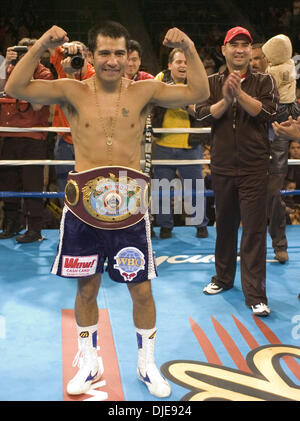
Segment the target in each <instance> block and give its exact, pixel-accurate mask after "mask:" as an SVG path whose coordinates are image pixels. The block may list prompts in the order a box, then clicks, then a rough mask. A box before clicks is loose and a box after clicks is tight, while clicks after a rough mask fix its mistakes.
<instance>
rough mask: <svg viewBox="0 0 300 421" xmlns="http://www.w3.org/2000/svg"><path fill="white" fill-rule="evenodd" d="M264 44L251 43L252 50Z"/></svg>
mask: <svg viewBox="0 0 300 421" xmlns="http://www.w3.org/2000/svg"><path fill="white" fill-rule="evenodd" d="M263 45H264V43H263V42H256V43H255V44H252V45H251V47H252V50H255V49H256V48H262V46H263Z"/></svg>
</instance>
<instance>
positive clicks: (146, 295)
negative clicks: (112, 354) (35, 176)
mask: <svg viewBox="0 0 300 421" xmlns="http://www.w3.org/2000/svg"><path fill="white" fill-rule="evenodd" d="M128 39H129V36H128V32H127V30H126V29H125V28H124V27H123V26H122V25H120V24H118V23H115V22H108V23H107V22H105V23H104V24H103V25H101V26H98V27H97V28H93V29H92V30H90V32H89V50H90V55H91V56H90V58H91V60H92V62H93V64H94V67H95V71H96V75H95V77H92V78H90V79H87V80H84V81H78V80H71V79H57V80H54V81H42V80H32V74H33V71H34V68H35V66H36V63H37V61H38V59H39V58H40V57H41V55H42V53H43V52H44V51H45V50H47V49H48V48H52V49H53V48H56V47H57V46H58V45H61V44H63V43H64V42H67V41H68V37H67V33H66V32H65V31H64V30H63V29H62V28H59V27H57V26H53V27H52V28H51V29H49V30H48V31H46V32H45V33H44V34H43V35H42V36H41V38H40V39H38V40H37V42H36V44H35V45H34V46H33V47H32V48H31V50H30V51H29V52H28V53H27V54H26V55H25V56H24V57H23V58H22V59H21V60H20V61H19V63H18V64H17V66H16V67H15V69H14V72H13V73H12V75H11V77H10V79H9V81H8V83H7V84H6V87H5V91H6V92H7V93H8V94H9V95H11V96H13V97H15V98H19V99H24V100H26V101H29V102H35V103H39V104H59V105H60V106H61V107H62V109H63V111H64V112H65V114H66V115H67V118H68V121H69V123H70V128H71V132H72V137H73V143H74V151H75V162H76V164H75V171H74V172H73V173H72V172H70V174H69V177H70V179H69V189H68V185H67V187H66V201H65V207H64V211H63V215H62V221H61V230H60V243H59V246H58V253H57V257H56V259H55V262H54V264H53V267H52V273H55V274H57V275H59V276H65V277H68V276H71V277H74V276H76V277H78V290H77V296H76V302H75V317H76V323H77V329H78V344H79V350H78V354H77V357H78V358H77V360H78V361H79V370H78V372H77V374H76V376H75V377H74V378H73V379H72V380H71V381H70V382H69V383H68V386H67V391H68V393H69V394H81V393H86V392H87V391H88V390H89V388H90V386H91V384H92V383H93V382H95V381H97V380H99V379H100V377H101V375H102V373H101V372H100V369H99V365H98V360H97V351H96V342H97V323H98V307H97V295H98V290H99V287H100V279H101V275H100V274H101V272H103V264H104V260H105V259H106V258H108V273H109V275H110V277H111V278H112V279H113V280H115V281H118V282H124V283H127V286H128V289H129V292H130V295H131V298H132V302H133V320H134V324H135V326H136V331H137V342H138V367H137V374H138V378H139V379H140V380H141V381H143V382H144V383H145V384H146V385H147V387H148V389H149V391H150V393H152V394H153V395H155V396H158V397H167V396H169V395H170V393H171V389H170V385H169V384H168V382H167V381H166V380H165V379H164V378H163V377H162V375H161V374H160V372H159V370H158V369H157V367H156V365H155V362H154V351H153V350H154V337H155V333H156V328H155V323H156V313H155V303H154V300H153V297H152V292H151V284H150V279H153V278H155V277H156V267H155V262H154V258H153V254H152V246H151V238H150V237H151V235H150V223H149V216H148V214H147V212H145V214H144V215H143V217H142V219H140V220H138V221H137V222H135V221H134V222H130V223H128V224H127V225H126V219H125V221H124V220H122V218H120V220H119V219H118V218H119V216H120V215H116V217H115V218H110V217H109V215H108V216H107V215H106V214H105V210H104V211H103V214H101V212H100V213H99V208H97V209H96V208H95V207H93V200H96V199H95V198H96V196H97V199H99V195H100V197H101V194H102V193H103V190H101V186H100V187H99V186H98V184H97V183H98V182H99V180H103V179H106V180H108V181H107V182H108V183H113V182H116V181H118V173H117V171H118V169H119V170H120V171H122V172H123V173H124V171H125V172H126V171H127V173H128V174H129V180H134V177H136V178H141V179H142V178H143V177H145V176H144V175H143V174H142V173H141V172H140V156H141V153H140V144H141V138H142V134H143V129H144V126H145V121H146V117H147V115H148V113H149V110H150V107H151V106H152V105H160V106H163V107H167V108H172V107H174V108H176V107H182V106H186V105H188V104H195V103H199V102H202V101H205V100H206V99H207V98H208V96H209V87H208V80H207V76H206V72H205V69H204V67H203V64H202V62H201V60H200V58H199V56H198V54H197V52H196V49H195V46H194V43H193V42H192V40H191V39H190V38H189V37H188V36H187V35H186V34H185V33H183V32H182V31H180V30H179V29H177V28H172V29H170V30H169V31H168V32H167V34H166V37H165V40H164V42H163V43H164V45H166V46H168V47H170V48H175V47H181V48H182V49H184V51H185V56H186V59H187V65H188V84H187V85H167V84H164V83H162V82H159V81H156V80H146V81H139V82H132V81H131V80H128V79H125V78H123V77H122V75H123V74H124V68H125V65H126V61H127V41H128ZM132 173H133V175H132ZM144 180H145V178H144ZM146 181H147V180H146ZM145 183H146V182H145ZM141 185H142V183H141ZM98 187H99V188H98ZM91 192H92V193H91ZM103 195H104V194H102V196H103ZM102 199H103V201H104V202H105V198H104V197H102ZM111 199H112V201H111V203H115V202H118V201H121V200H122V197H119V196H118V195H117V194H116V192H114V194H112V197H111ZM111 203H110V199H107V203H106V205H107V206H108V207H109V206H110V204H111ZM102 204H103V203H102ZM111 206H112V208H113V205H111ZM102 207H103V206H102ZM104 208H105V206H104ZM95 209H96V210H95ZM123 216H124V215H123ZM125 216H126V215H125ZM84 221H85V222H84ZM110 224H112V225H111V226H113V224H116V226H117V227H121V228H118V229H115V226H113V228H112V229H109V227H110ZM122 224H123V225H122ZM95 227H96V228H95ZM101 227H102V228H101ZM76 259H78V260H76ZM124 262H125V263H124ZM130 262H131V263H132V262H136V265H137V267H136V268H135V269H136V270H135V271H132V270H131V268H130ZM78 263H79V264H78ZM81 272H82V275H81V276H83V277H81V278H80V274H81ZM79 357H80V358H79Z"/></svg>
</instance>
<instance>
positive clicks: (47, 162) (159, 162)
mask: <svg viewBox="0 0 300 421" xmlns="http://www.w3.org/2000/svg"><path fill="white" fill-rule="evenodd" d="M152 131H153V133H178V134H183V133H198V134H201V133H210V132H211V128H210V127H202V128H168V129H163V128H159V129H155V128H152ZM0 132H8V133H18V132H26V133H27V132H55V133H56V132H64V133H70V132H71V130H70V127H2V126H0ZM141 163H144V161H143V160H142V161H141ZM74 164H75V161H64V160H51V159H44V160H32V161H30V160H6V161H5V160H2V161H1V160H0V166H1V165H74ZM152 164H153V165H197V164H210V159H194V160H180V159H178V160H177V159H176V160H169V159H168V160H160V159H158V160H155V159H153V160H152ZM299 164H300V160H299V159H289V160H288V165H299Z"/></svg>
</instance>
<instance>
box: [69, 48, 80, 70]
mask: <svg viewBox="0 0 300 421" xmlns="http://www.w3.org/2000/svg"><path fill="white" fill-rule="evenodd" d="M64 54H65V58H67V57H71V66H72V67H73V69H81V68H82V67H83V65H84V58H83V56H82V54H81V52H80V51H79V49H77V53H76V54H69V50H68V48H64Z"/></svg>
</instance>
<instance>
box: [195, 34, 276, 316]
mask: <svg viewBox="0 0 300 421" xmlns="http://www.w3.org/2000/svg"><path fill="white" fill-rule="evenodd" d="M251 43H252V38H251V35H250V33H249V32H248V31H247V30H246V29H244V28H241V27H236V28H232V29H230V30H229V31H228V32H227V34H226V37H225V40H224V45H223V46H222V52H223V55H224V57H225V59H226V65H227V68H226V69H225V71H224V72H223V73H218V74H214V75H211V76H210V77H209V84H210V98H209V99H208V100H207V101H206V102H205V103H202V104H197V105H196V106H195V113H196V117H197V118H198V119H199V120H200V121H203V123H205V124H209V125H211V128H212V140H211V142H212V143H211V169H212V183H213V189H214V193H215V200H216V231H217V238H216V249H215V266H216V275H215V276H214V277H213V278H212V280H211V282H210V283H209V284H208V285H207V286H206V287H205V288H204V293H206V294H217V293H219V292H221V291H222V290H226V289H230V288H232V287H233V283H234V278H235V273H236V259H237V240H238V229H239V226H240V222H242V227H243V232H242V238H241V246H240V256H241V282H242V290H243V293H244V296H245V303H246V305H247V306H249V307H251V308H252V311H253V314H255V315H258V316H268V315H269V314H270V309H269V307H268V305H267V304H268V302H267V296H266V263H265V256H266V228H267V212H266V198H267V183H268V168H269V161H270V158H269V157H270V145H269V140H268V126H269V123H270V122H271V121H273V120H274V119H275V116H276V111H277V107H278V102H279V96H278V91H277V88H276V85H275V83H274V80H273V78H272V77H271V76H270V75H265V74H262V73H255V72H252V70H251V67H249V61H250V57H251Z"/></svg>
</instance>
